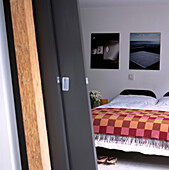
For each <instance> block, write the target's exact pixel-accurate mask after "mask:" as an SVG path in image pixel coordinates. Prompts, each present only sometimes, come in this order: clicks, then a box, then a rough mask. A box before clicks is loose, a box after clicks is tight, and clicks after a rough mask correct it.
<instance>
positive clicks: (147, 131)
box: [92, 108, 169, 141]
mask: <svg viewBox="0 0 169 170" xmlns="http://www.w3.org/2000/svg"><path fill="white" fill-rule="evenodd" d="M92 119H93V128H94V133H99V134H112V135H122V136H130V137H142V138H151V139H159V140H167V141H169V112H167V111H157V110H140V109H124V108H94V109H92Z"/></svg>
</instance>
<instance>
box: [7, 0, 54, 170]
mask: <svg viewBox="0 0 169 170" xmlns="http://www.w3.org/2000/svg"><path fill="white" fill-rule="evenodd" d="M10 7H11V15H12V25H13V33H14V44H15V52H16V61H17V70H18V79H19V88H20V95H21V105H22V113H23V122H24V131H25V138H26V148H27V156H28V166H29V169H30V170H41V169H43V170H49V169H51V165H50V156H49V147H48V140H47V131H46V123H45V113H44V104H43V97H42V88H41V79H40V71H39V62H38V54H37V45H36V38H35V28H34V20H33V10H32V1H31V0H10Z"/></svg>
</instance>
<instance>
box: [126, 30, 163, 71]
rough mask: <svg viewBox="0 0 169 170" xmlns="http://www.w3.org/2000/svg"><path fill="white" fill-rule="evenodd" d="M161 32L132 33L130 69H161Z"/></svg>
mask: <svg viewBox="0 0 169 170" xmlns="http://www.w3.org/2000/svg"><path fill="white" fill-rule="evenodd" d="M160 41H161V33H130V61H129V69H138V70H160Z"/></svg>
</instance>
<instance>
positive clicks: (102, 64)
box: [91, 33, 120, 69]
mask: <svg viewBox="0 0 169 170" xmlns="http://www.w3.org/2000/svg"><path fill="white" fill-rule="evenodd" d="M119 36H120V35H119V33H92V34H91V68H92V69H119Z"/></svg>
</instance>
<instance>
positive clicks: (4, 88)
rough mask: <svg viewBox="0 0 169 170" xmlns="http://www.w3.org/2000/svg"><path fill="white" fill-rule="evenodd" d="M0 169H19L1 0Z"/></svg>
mask: <svg viewBox="0 0 169 170" xmlns="http://www.w3.org/2000/svg"><path fill="white" fill-rule="evenodd" d="M0 169H1V170H20V169H21V162H20V154H19V144H18V134H17V127H16V118H15V108H14V100H13V91H12V83H11V74H10V64H9V54H8V45H7V37H6V28H5V20H4V11H3V2H2V0H0Z"/></svg>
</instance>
